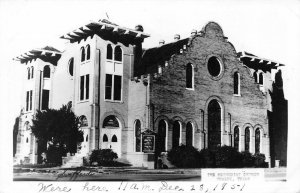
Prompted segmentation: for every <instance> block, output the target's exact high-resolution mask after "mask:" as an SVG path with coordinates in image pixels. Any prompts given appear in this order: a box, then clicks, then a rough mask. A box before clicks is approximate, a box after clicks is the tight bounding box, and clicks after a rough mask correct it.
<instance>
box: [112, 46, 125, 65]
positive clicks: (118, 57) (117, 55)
mask: <svg viewBox="0 0 300 193" xmlns="http://www.w3.org/2000/svg"><path fill="white" fill-rule="evenodd" d="M113 55H114V61H117V62H123V49H122V48H121V46H120V45H117V46H115V48H114V54H113Z"/></svg>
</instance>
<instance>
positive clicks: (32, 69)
mask: <svg viewBox="0 0 300 193" xmlns="http://www.w3.org/2000/svg"><path fill="white" fill-rule="evenodd" d="M33 75H34V68H33V66H31V78H33Z"/></svg>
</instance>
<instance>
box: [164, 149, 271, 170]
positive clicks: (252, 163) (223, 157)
mask: <svg viewBox="0 0 300 193" xmlns="http://www.w3.org/2000/svg"><path fill="white" fill-rule="evenodd" d="M168 160H169V161H170V162H171V163H172V164H173V165H174V166H176V167H178V168H199V167H201V168H242V167H267V166H268V163H266V162H265V155H264V154H255V155H253V154H251V153H249V152H238V151H237V150H236V149H235V148H233V147H229V146H222V147H217V148H216V149H214V150H210V149H202V150H201V151H200V152H199V151H198V150H197V149H195V148H194V147H187V146H185V145H181V146H179V147H176V148H173V149H171V150H170V151H169V152H168Z"/></svg>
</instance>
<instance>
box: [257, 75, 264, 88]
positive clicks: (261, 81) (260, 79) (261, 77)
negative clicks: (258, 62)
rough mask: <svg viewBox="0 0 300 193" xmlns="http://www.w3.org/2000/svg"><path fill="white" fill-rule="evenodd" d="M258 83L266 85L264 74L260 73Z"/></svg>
mask: <svg viewBox="0 0 300 193" xmlns="http://www.w3.org/2000/svg"><path fill="white" fill-rule="evenodd" d="M258 83H259V84H261V85H263V84H264V73H263V72H260V73H259V75H258Z"/></svg>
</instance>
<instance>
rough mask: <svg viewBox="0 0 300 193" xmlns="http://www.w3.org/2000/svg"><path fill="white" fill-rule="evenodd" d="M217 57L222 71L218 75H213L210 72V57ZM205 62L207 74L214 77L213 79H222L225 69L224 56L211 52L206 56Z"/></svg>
mask: <svg viewBox="0 0 300 193" xmlns="http://www.w3.org/2000/svg"><path fill="white" fill-rule="evenodd" d="M213 58H215V59H216V60H217V61H218V63H219V67H220V72H219V73H218V75H216V76H213V75H212V74H211V73H210V72H209V65H210V59H213ZM205 64H206V73H207V75H208V76H209V77H210V78H211V79H212V80H216V81H217V80H220V79H221V78H222V77H223V75H224V69H225V66H224V62H223V60H222V58H221V57H220V56H218V55H216V54H210V55H208V56H207V57H206V59H205Z"/></svg>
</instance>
